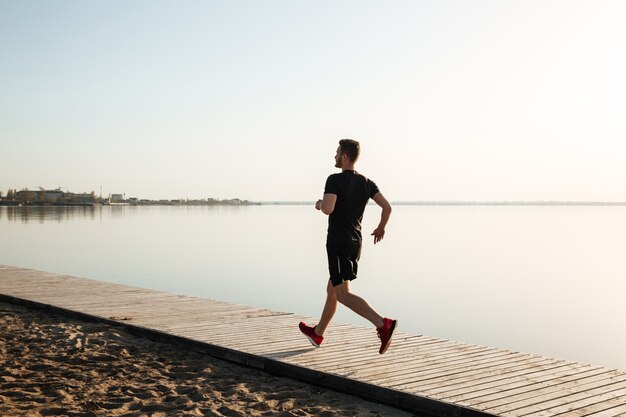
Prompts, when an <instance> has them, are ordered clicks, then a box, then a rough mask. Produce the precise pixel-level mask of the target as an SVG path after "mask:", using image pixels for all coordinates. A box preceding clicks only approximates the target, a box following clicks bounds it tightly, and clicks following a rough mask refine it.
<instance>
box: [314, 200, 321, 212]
mask: <svg viewBox="0 0 626 417" xmlns="http://www.w3.org/2000/svg"><path fill="white" fill-rule="evenodd" d="M315 208H316V209H317V210H321V209H322V200H317V203H315Z"/></svg>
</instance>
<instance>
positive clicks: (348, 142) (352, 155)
mask: <svg viewBox="0 0 626 417" xmlns="http://www.w3.org/2000/svg"><path fill="white" fill-rule="evenodd" d="M339 147H340V148H341V153H345V154H346V155H348V158H349V159H350V161H352V162H356V160H357V159H359V154H360V153H361V145H360V144H359V142H357V141H356V140H354V139H341V140H340V141H339Z"/></svg>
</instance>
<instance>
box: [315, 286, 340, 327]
mask: <svg viewBox="0 0 626 417" xmlns="http://www.w3.org/2000/svg"><path fill="white" fill-rule="evenodd" d="M336 311H337V296H336V295H335V291H334V289H333V284H332V282H330V280H328V286H327V287H326V304H324V310H322V317H320V321H319V323H317V326H315V334H317V335H319V336H324V332H325V331H326V328H327V327H328V325H329V324H330V321H331V320H332V318H333V316H334V315H335V312H336Z"/></svg>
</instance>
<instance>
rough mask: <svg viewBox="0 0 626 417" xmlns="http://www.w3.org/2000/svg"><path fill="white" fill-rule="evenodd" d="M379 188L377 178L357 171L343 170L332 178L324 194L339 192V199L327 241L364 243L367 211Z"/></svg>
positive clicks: (341, 243) (329, 225) (328, 181)
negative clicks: (364, 216) (364, 214)
mask: <svg viewBox="0 0 626 417" xmlns="http://www.w3.org/2000/svg"><path fill="white" fill-rule="evenodd" d="M378 191H379V190H378V187H377V186H376V184H375V183H374V181H372V180H370V179H368V178H366V177H365V176H363V175H361V174H359V173H358V172H356V171H343V172H342V173H340V174H333V175H331V176H329V177H328V179H327V180H326V187H325V188H324V194H335V195H337V202H336V203H335V209H334V210H333V212H332V213H331V214H330V216H328V237H327V240H326V241H327V243H331V244H338V245H345V244H360V243H361V239H362V238H361V221H362V220H363V212H364V211H365V206H366V205H367V202H368V201H369V199H370V198H372V197H374V195H376V193H378Z"/></svg>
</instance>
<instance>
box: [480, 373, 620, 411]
mask: <svg viewBox="0 0 626 417" xmlns="http://www.w3.org/2000/svg"><path fill="white" fill-rule="evenodd" d="M620 395H626V378H624V380H623V381H621V382H616V383H612V384H606V385H601V386H596V387H595V388H587V387H579V390H574V389H569V390H567V389H566V390H562V391H552V392H550V393H541V392H537V396H536V397H533V398H529V399H525V400H522V401H515V402H511V403H507V404H503V405H500V406H496V407H486V408H485V409H488V410H491V411H493V412H494V413H496V414H511V413H514V414H516V415H525V414H536V413H538V412H539V411H543V410H548V411H547V412H548V413H550V412H551V411H549V410H550V408H553V407H557V408H558V407H562V406H565V405H569V406H571V407H577V406H579V405H581V404H588V402H589V401H593V402H596V401H597V402H604V401H606V400H611V399H613V398H615V397H616V396H620Z"/></svg>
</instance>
